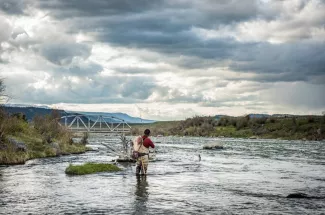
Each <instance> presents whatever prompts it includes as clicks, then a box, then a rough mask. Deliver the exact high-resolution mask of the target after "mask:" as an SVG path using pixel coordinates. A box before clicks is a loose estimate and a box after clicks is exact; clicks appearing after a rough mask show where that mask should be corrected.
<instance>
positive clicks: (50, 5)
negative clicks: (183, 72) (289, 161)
mask: <svg viewBox="0 0 325 215" xmlns="http://www.w3.org/2000/svg"><path fill="white" fill-rule="evenodd" d="M283 4H284V2H270V3H262V2H257V1H255V0H247V1H239V0H234V1H226V0H219V1H215V0H205V1H189V0H178V1H177V0H173V1H172V0H164V1H155V0H152V1H147V0H141V1H129V0H110V1H106V0H95V1H86V0H70V1H66V0H54V1H46V0H40V1H39V7H40V8H43V9H46V10H49V11H50V14H51V16H54V17H56V19H61V20H68V21H67V22H73V23H74V28H75V29H70V30H71V31H72V32H73V31H75V32H78V31H80V30H84V31H85V32H90V33H91V34H92V35H94V36H95V38H96V39H97V40H98V41H101V42H104V43H109V44H110V45H115V46H118V47H129V48H137V49H147V50H150V51H154V52H158V53H161V54H162V55H163V56H164V55H165V56H169V57H175V58H176V57H179V56H185V57H184V58H183V59H178V60H172V61H171V63H173V64H175V65H177V66H179V67H182V68H185V69H199V68H202V69H204V68H209V67H214V66H217V65H218V66H220V65H221V66H222V63H223V61H230V62H231V64H230V69H232V70H235V71H238V72H253V73H258V74H260V75H259V76H258V77H257V78H255V80H256V81H262V82H268V81H277V80H287V81H297V80H306V78H304V77H306V76H307V75H309V76H313V75H318V74H320V73H323V72H324V63H323V62H324V59H325V56H324V47H325V46H324V43H321V44H319V43H314V44H313V43H300V41H297V42H296V43H288V44H280V45H276V44H269V43H260V42H239V41H236V40H235V39H234V38H231V37H218V38H210V39H207V38H202V37H201V36H199V35H197V34H196V33H195V32H194V31H193V27H194V28H202V29H207V30H209V29H214V30H217V29H219V28H220V27H222V26H225V25H227V26H234V25H235V24H236V23H240V22H244V21H247V20H254V19H256V18H258V19H266V20H277V19H278V18H279V17H280V16H281V15H283V14H284V13H285V7H284V6H283ZM306 5H308V3H306V2H303V1H301V2H300V3H299V4H298V3H297V4H296V5H295V13H300V12H301V11H303V10H304V9H305V8H306V7H307V6H306ZM318 24H319V23H318ZM299 25H301V22H294V21H293V22H288V23H287V24H286V25H283V26H282V27H279V31H286V30H287V29H296V28H297V27H299ZM281 28H282V29H281ZM295 37H296V38H300V39H306V38H308V37H310V34H309V33H308V34H306V31H303V30H301V31H299V32H298V33H296V35H295ZM55 52H57V51H55ZM55 55H56V53H51V55H50V56H48V55H46V56H47V58H48V59H51V61H52V62H53V61H54V62H59V61H60V59H57V57H55ZM163 56H162V57H163ZM195 59H196V60H195ZM120 70H121V71H122V72H123V73H126V72H128V71H127V69H120ZM140 71H141V70H139V71H138V70H132V69H131V70H129V72H130V73H138V72H140ZM262 74H265V75H262ZM270 74H278V75H270Z"/></svg>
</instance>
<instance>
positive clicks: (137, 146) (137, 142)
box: [133, 136, 149, 154]
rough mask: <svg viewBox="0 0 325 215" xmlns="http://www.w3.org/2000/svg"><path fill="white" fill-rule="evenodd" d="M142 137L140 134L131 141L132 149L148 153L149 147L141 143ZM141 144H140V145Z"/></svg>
mask: <svg viewBox="0 0 325 215" xmlns="http://www.w3.org/2000/svg"><path fill="white" fill-rule="evenodd" d="M143 141H144V140H143V139H142V137H141V136H138V137H136V138H135V139H134V141H133V150H134V151H137V152H139V153H146V154H149V148H147V147H145V146H144V145H143ZM140 145H141V146H140Z"/></svg>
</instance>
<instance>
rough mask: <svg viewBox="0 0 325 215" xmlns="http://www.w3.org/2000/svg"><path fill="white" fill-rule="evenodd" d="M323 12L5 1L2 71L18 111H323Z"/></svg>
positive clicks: (254, 6)
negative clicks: (42, 107) (43, 107)
mask: <svg viewBox="0 0 325 215" xmlns="http://www.w3.org/2000/svg"><path fill="white" fill-rule="evenodd" d="M324 11H325V2H324V1H322V0H285V1H269V0H232V1H226V0H218V1H215V0H202V1H193V0H159V1H158V0H152V1H148V0H140V1H131V0H93V1H87V0H69V1H66V0H51V1H48V0H2V1H1V2H0V28H1V29H5V30H3V31H1V32H0V71H1V76H2V77H5V78H6V79H5V80H6V84H7V85H8V86H7V88H8V90H9V93H10V94H11V95H12V97H13V100H12V101H11V102H17V103H40V104H51V105H56V104H60V106H62V107H63V108H64V107H67V108H71V109H77V108H80V109H84V108H86V107H88V108H90V109H92V110H102V107H104V106H105V107H109V106H112V107H114V108H115V109H114V110H116V109H117V108H119V109H121V110H123V111H124V112H127V113H130V114H139V110H140V109H141V110H143V112H145V113H142V115H143V116H146V117H150V118H155V119H171V118H178V119H179V118H184V117H187V116H193V115H200V114H205V115H214V114H218V113H225V114H234V115H241V114H246V113H249V112H260V113H261V112H263V113H275V112H287V113H289V112H290V113H304V112H308V113H320V112H321V111H322V109H324V108H325V97H324V96H322V93H323V92H324V85H325V63H324V62H325V39H324V38H325V27H324V26H325V13H324ZM98 104H101V105H100V106H99V105H98ZM135 104H138V106H137V107H138V108H136V109H134V107H133V106H134V105H135ZM131 106H132V108H131ZM105 111H109V110H105ZM168 112H170V113H172V114H168Z"/></svg>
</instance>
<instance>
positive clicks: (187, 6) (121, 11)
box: [39, 0, 257, 26]
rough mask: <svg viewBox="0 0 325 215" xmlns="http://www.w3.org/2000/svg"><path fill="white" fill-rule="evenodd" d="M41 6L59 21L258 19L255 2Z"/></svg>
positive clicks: (107, 1) (55, 1)
mask: <svg viewBox="0 0 325 215" xmlns="http://www.w3.org/2000/svg"><path fill="white" fill-rule="evenodd" d="M39 7H40V8H42V9H48V10H50V11H51V13H52V14H53V16H55V17H56V18H58V19H66V18H73V17H96V16H99V17H104V16H113V15H118V16H120V17H125V16H128V15H130V14H146V13H149V12H151V18H152V19H154V18H155V17H156V16H157V15H158V16H159V14H162V13H163V14H165V15H166V16H165V17H166V20H168V18H170V21H173V20H175V21H180V20H183V22H184V24H185V23H187V24H188V25H192V24H194V25H197V26H207V25H209V26H211V25H214V24H215V23H221V22H222V23H225V22H228V23H229V22H233V21H242V20H246V19H250V18H252V17H255V16H256V12H257V4H256V1H255V0H245V1H243V0H232V1H228V0H218V1H215V0H202V1H190V0H137V1H133V0H93V1H88V0H69V1H66V0H52V1H48V0H39ZM191 14H192V16H190V15H191ZM157 24H158V23H157Z"/></svg>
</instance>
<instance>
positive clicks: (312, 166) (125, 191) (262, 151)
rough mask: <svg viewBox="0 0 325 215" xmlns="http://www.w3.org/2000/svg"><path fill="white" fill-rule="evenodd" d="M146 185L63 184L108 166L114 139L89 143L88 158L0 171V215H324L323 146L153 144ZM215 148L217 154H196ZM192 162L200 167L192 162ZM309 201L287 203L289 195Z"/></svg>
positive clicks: (117, 176)
mask: <svg viewBox="0 0 325 215" xmlns="http://www.w3.org/2000/svg"><path fill="white" fill-rule="evenodd" d="M152 139H153V141H155V142H156V153H155V155H154V156H153V158H154V160H153V161H152V162H150V163H149V167H148V175H147V176H146V177H137V176H135V164H127V163H121V164H118V166H120V167H121V168H123V171H121V172H118V173H107V172H104V173H97V174H91V175H85V176H68V175H66V174H65V173H64V170H65V168H66V167H67V166H68V165H69V163H72V164H82V163H85V162H102V163H107V162H111V161H112V160H114V159H115V158H116V151H118V150H120V145H121V144H120V143H119V140H118V139H116V138H115V139H112V138H111V137H108V136H105V135H92V136H90V139H89V146H90V147H92V148H93V149H95V151H91V152H87V153H85V154H80V155H69V156H61V157H57V158H45V159H35V160H30V161H28V162H27V163H26V164H25V165H17V166H0V214H325V199H324V197H325V143H324V142H308V141H284V140H248V139H227V138H222V139H218V138H190V137H183V138H182V137H160V138H152ZM214 142H219V143H220V144H222V145H223V146H224V149H223V150H203V148H202V147H203V145H204V144H207V143H214ZM199 154H200V156H201V161H200V160H199ZM298 192H299V193H305V194H307V195H308V196H310V197H312V198H308V199H289V198H286V196H287V195H289V194H291V193H298Z"/></svg>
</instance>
